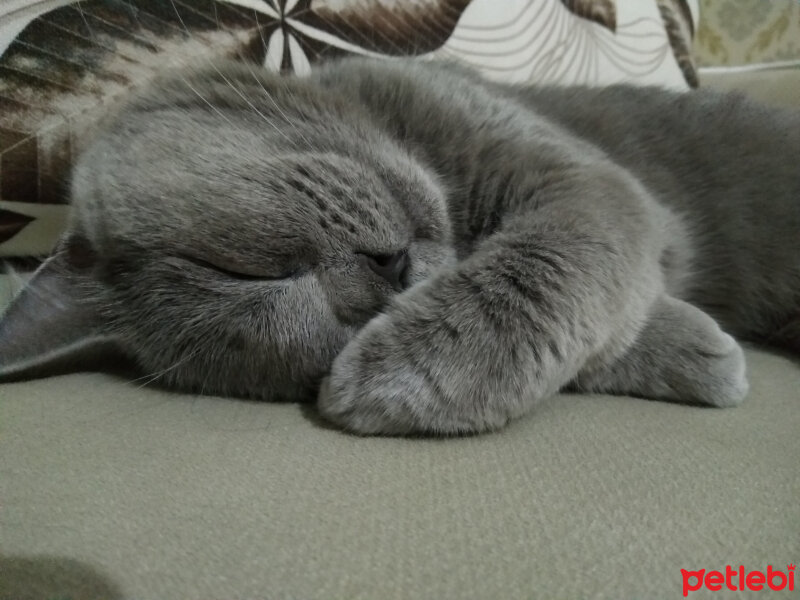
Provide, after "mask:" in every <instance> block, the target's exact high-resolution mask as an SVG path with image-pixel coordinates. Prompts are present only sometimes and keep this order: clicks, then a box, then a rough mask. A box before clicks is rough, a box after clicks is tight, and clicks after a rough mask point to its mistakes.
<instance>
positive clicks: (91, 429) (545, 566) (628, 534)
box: [0, 0, 800, 600]
mask: <svg viewBox="0 0 800 600" xmlns="http://www.w3.org/2000/svg"><path fill="white" fill-rule="evenodd" d="M636 1H637V2H639V1H640V0H636ZM61 4H67V3H65V2H62V3H61ZM288 4H292V5H293V3H288ZM333 4H335V3H333ZM578 4H580V3H578ZM565 5H566V4H565ZM573 8H574V7H573ZM695 8H696V7H695ZM584 12H585V11H584ZM592 14H594V17H593V18H595V24H594V25H591V26H592V27H595V26H596V23H597V20H598V19H600V17H598V16H597V14H596V13H592ZM618 14H619V13H618ZM589 16H592V15H591V14H590V15H589ZM581 26H582V27H583V26H584V25H581ZM618 30H619V27H618ZM0 39H2V38H1V37H0ZM673 47H674V46H673ZM298 56H299V55H298ZM670 60H672V59H670ZM678 64H679V61H678V60H677V59H676V60H675V61H674V62H671V63H670V65H671V67H670V68H671V69H672V71H671V73H672V75H670V76H679V75H680V74H681V73H682V72H683V73H685V72H686V71H685V70H684V71H681V70H680V69H679V68H678ZM0 66H2V64H1V63H0ZM273 66H274V65H273ZM684 66H686V65H684ZM1 74H2V70H0V75H1ZM676 74H677V75H676ZM698 79H699V82H700V85H711V86H714V87H719V88H723V89H738V90H741V91H743V92H744V93H753V94H755V95H759V94H760V95H761V97H762V99H765V100H767V101H771V102H774V103H782V104H790V105H791V104H794V105H795V106H797V105H798V104H800V95H799V94H798V93H797V92H796V91H793V90H797V89H798V82H800V70H798V69H796V68H784V69H780V70H774V69H773V70H733V71H732V72H731V73H728V74H726V73H724V72H723V73H719V72H712V73H708V74H707V75H704V74H703V72H702V70H701V71H699V73H698ZM765 81H767V82H768V83H769V86H771V87H770V88H769V89H770V90H771V91H770V92H769V94H768V97H766V98H764V97H763V96H764V93H765V85H766V84H765ZM676 85H677V84H676ZM683 85H686V86H687V87H688V84H683ZM687 93H691V92H687ZM0 95H1V93H0ZM0 118H2V116H0ZM798 158H799V159H800V157H798ZM0 167H2V164H0ZM0 172H1V171H0ZM0 189H2V187H0ZM4 200H5V202H6V204H5V205H2V204H0V209H2V208H3V206H5V210H6V211H7V212H15V211H16V212H17V213H18V212H19V211H23V212H24V211H25V210H26V207H27V206H28V205H31V206H33V205H35V206H36V207H39V206H40V204H44V203H39V204H37V201H30V199H22V200H26V201H24V202H23V201H20V202H18V203H17V204H14V202H16V200H19V199H12V200H8V199H4ZM53 204H57V203H56V202H54V203H53ZM12 205H13V206H12ZM55 208H58V207H55ZM12 209H13V210H12ZM33 212H35V211H33ZM40 214H41V215H44V212H42V213H36V215H28V216H30V218H31V219H34V218H35V217H36V216H37V215H40ZM53 214H56V213H53ZM43 218H45V220H48V223H50V224H51V225H52V223H54V222H55V220H57V217H53V216H52V215H50V214H49V213H48V216H46V217H43ZM54 219H55V220H54ZM51 225H48V227H51ZM51 228H56V229H57V227H56V226H54V225H53V226H52V227H51ZM41 231H42V232H43V231H45V230H44V229H42V230H41ZM48 231H49V229H48ZM37 235H38V237H37V240H38V241H36V243H38V244H39V245H40V246H41V245H42V244H44V245H47V244H48V243H50V242H47V241H41V236H42V235H44V234H43V233H39V234H37ZM32 239H33V237H29V238H27V239H26V240H23V242H24V243H21V244H22V245H19V244H18V245H17V246H15V248H17V250H15V252H17V253H18V254H20V255H21V254H25V252H20V251H19V250H18V249H19V248H20V247H22V246H25V247H26V248H30V247H32V246H31V243H32V242H31V240H32ZM7 241H11V242H13V240H12V239H11V238H9V239H8V240H7ZM18 241H19V240H18ZM15 243H16V242H15ZM36 243H34V244H33V245H34V246H35V245H36ZM1 247H2V246H0V248H1ZM26 252H27V251H26ZM31 253H33V251H31ZM18 258H20V256H14V255H13V253H11V252H10V251H9V253H7V254H6V259H5V260H6V262H7V263H8V264H10V265H14V269H12V270H11V272H9V273H8V274H6V275H4V276H2V277H0V310H2V306H3V305H5V304H7V303H8V302H9V301H10V299H11V297H12V295H13V293H14V290H16V289H17V288H18V287H19V285H21V284H22V282H24V279H25V277H26V275H25V274H24V272H21V270H22V271H24V265H25V264H27V262H26V260H17V259H18ZM21 265H22V266H21ZM746 353H747V360H748V365H749V367H748V369H749V377H750V382H751V391H750V394H749V396H748V398H747V400H746V401H745V402H744V404H743V405H742V406H740V407H738V408H735V409H710V408H701V407H697V406H689V405H679V404H669V403H662V402H655V401H647V400H642V399H637V398H629V397H620V396H602V395H570V394H561V395H558V396H556V397H554V398H552V399H550V400H548V401H545V402H542V403H541V404H540V405H539V406H538V407H537V408H536V409H535V410H534V411H533V412H532V413H531V414H529V415H527V416H526V417H524V418H521V419H519V420H517V421H515V422H514V423H512V424H511V425H510V426H509V427H507V428H506V429H505V430H503V431H501V432H499V433H495V434H490V435H480V436H470V437H462V438H451V439H419V438H416V439H404V438H374V437H358V436H353V435H348V434H345V433H342V432H340V431H338V430H336V429H334V428H331V427H329V426H328V425H326V424H325V423H323V422H321V421H320V420H319V419H318V418H317V416H316V414H315V411H314V409H313V406H305V405H298V404H272V403H259V402H251V401H245V400H236V399H230V398H219V397H211V396H198V395H187V394H181V393H175V392H170V391H165V390H161V389H159V388H157V387H153V386H150V385H147V380H146V378H138V376H137V375H121V374H108V373H68V374H61V375H58V376H53V377H48V378H43V379H37V380H28V381H18V382H13V383H2V384H0V600H11V599H14V600H23V599H36V600H56V599H70V600H84V599H86V600H89V599H91V600H105V599H107V600H115V599H123V598H124V599H131V600H133V599H136V600H149V599H153V600H165V599H176V600H177V599H183V598H185V599H197V600H200V599H209V600H210V599H214V600H222V599H234V598H237V599H238V598H242V599H245V598H251V599H269V600H273V599H274V600H278V599H286V600H289V599H298V600H300V599H303V600H312V599H334V598H336V599H338V598H342V599H357V598H365V599H372V598H375V599H391V598H397V599H400V598H418V599H431V600H433V599H436V600H449V599H453V600H456V599H458V600H465V599H470V598H475V599H481V598H515V599H516V598H531V599H533V598H536V599H539V598H542V599H569V598H608V599H621V598H626V599H628V598H630V599H634V598H639V599H659V598H680V597H691V598H757V597H762V596H764V597H768V598H782V597H785V598H796V597H798V596H797V594H798V591H797V590H798V589H800V575H795V574H794V571H793V570H792V568H790V567H791V566H792V565H796V564H797V563H798V561H800V391H799V390H800V360H798V358H797V357H791V356H786V355H782V354H779V353H776V352H772V351H767V350H763V349H757V348H747V351H746ZM714 571H718V572H719V574H720V576H721V577H722V578H723V579H725V578H726V573H727V579H725V581H724V582H722V583H719V580H718V579H717V578H716V574H714V573H713V572H714ZM753 572H757V573H763V576H764V577H766V576H770V577H771V580H769V581H767V582H766V583H764V582H762V588H763V590H762V591H758V587H757V586H758V583H757V582H758V581H760V580H759V578H758V576H754V577H751V578H748V577H747V575H746V574H747V573H753ZM778 572H780V573H781V574H782V575H780V576H779V575H776V573H778ZM742 574H744V576H743V575H742ZM709 575H711V578H709ZM781 577H783V579H781ZM795 581H797V583H794V582H795ZM781 582H783V583H784V587H783V588H782V589H777V588H780V584H781ZM770 585H772V586H773V587H774V588H776V589H770V588H769V586H770ZM715 586H718V587H715ZM731 586H733V588H734V589H735V591H734V590H732V589H731ZM715 590H719V591H715Z"/></svg>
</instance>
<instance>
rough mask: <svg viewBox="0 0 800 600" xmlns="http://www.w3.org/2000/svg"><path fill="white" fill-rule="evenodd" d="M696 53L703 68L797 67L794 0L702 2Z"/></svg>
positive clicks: (799, 9) (799, 30) (799, 11)
mask: <svg viewBox="0 0 800 600" xmlns="http://www.w3.org/2000/svg"><path fill="white" fill-rule="evenodd" d="M700 4H701V10H702V14H703V20H702V22H701V23H700V26H699V28H698V30H697V40H696V53H697V60H698V63H699V64H700V65H702V66H732V65H748V64H753V63H773V62H783V61H794V62H797V63H798V64H800V2H798V1H797V0H701V3H700Z"/></svg>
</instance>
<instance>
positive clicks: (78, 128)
mask: <svg viewBox="0 0 800 600" xmlns="http://www.w3.org/2000/svg"><path fill="white" fill-rule="evenodd" d="M696 16H697V10H696V0H647V1H643V0H503V2H497V1H495V0H414V1H413V2H410V1H407V0H313V1H312V0H192V1H191V2H187V1H186V0H183V1H181V0H126V1H125V2H120V1H117V0H80V1H78V0H4V1H2V2H0V256H26V255H45V254H47V253H48V252H49V251H50V249H51V248H52V246H53V244H54V242H55V239H56V235H57V233H58V231H60V229H61V228H62V227H63V225H64V222H65V214H66V211H65V210H64V206H63V205H64V204H65V203H66V202H67V201H68V195H69V194H68V189H67V182H68V174H69V171H70V168H71V165H72V164H73V161H74V160H75V157H76V156H77V155H78V154H79V153H80V150H81V148H82V146H83V145H84V144H85V140H86V139H87V137H88V135H89V133H88V132H90V131H91V129H92V128H93V127H94V125H95V123H96V122H97V121H98V120H99V119H100V118H102V117H103V116H104V115H105V114H107V113H108V112H109V109H110V107H112V106H113V105H115V104H116V103H117V102H119V101H120V99H122V98H125V97H126V95H127V93H128V92H129V90H130V89H131V88H135V87H137V86H141V85H143V84H144V83H145V82H146V81H147V80H148V79H149V78H150V77H152V76H153V74H154V73H155V72H156V71H157V70H158V69H162V68H164V67H167V66H175V65H180V64H184V63H187V62H192V63H196V62H203V61H207V60H210V59H212V58H217V57H221V56H230V57H235V58H238V59H240V60H243V61H246V62H249V63H252V64H253V65H255V66H254V68H261V67H264V68H267V69H272V70H281V71H284V72H296V73H298V74H300V75H303V74H306V73H308V72H309V70H310V69H311V68H312V65H313V64H314V63H315V62H317V61H319V60H322V59H325V58H332V57H337V56H342V55H346V54H360V55H366V56H377V57H384V58H386V57H394V56H419V57H425V58H447V59H456V60H460V61H463V62H466V63H468V64H470V65H472V66H474V67H475V68H477V69H479V70H480V71H482V72H483V73H484V74H486V75H487V76H489V77H493V78H496V79H500V80H504V81H535V82H547V83H554V82H556V83H583V84H608V83H617V82H620V81H629V82H632V83H641V84H655V85H664V86H670V87H673V88H678V89H686V87H687V84H688V85H695V84H696V73H695V68H694V63H693V60H692V56H691V45H692V36H693V34H694V28H695V19H696Z"/></svg>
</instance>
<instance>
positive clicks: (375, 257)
mask: <svg viewBox="0 0 800 600" xmlns="http://www.w3.org/2000/svg"><path fill="white" fill-rule="evenodd" d="M799 161H800V114H798V113H792V112H789V111H779V110H775V109H768V108H765V107H763V106H760V105H758V104H754V103H751V102H748V101H747V100H745V99H744V98H742V97H739V96H721V95H715V94H712V93H709V92H692V93H687V94H678V93H670V92H666V91H661V90H657V89H640V88H639V89H637V88H633V87H625V86H619V87H611V88H607V89H590V88H562V89H558V88H536V87H523V86H510V85H500V84H497V83H491V82H488V81H485V80H483V79H481V78H480V77H479V76H477V75H476V74H474V73H472V72H471V71H468V70H465V69H463V68H460V67H456V66H454V65H451V64H436V63H431V64H424V63H421V62H409V61H394V62H379V61H371V60H363V59H350V60H345V61H341V62H337V63H331V64H328V65H326V66H324V67H321V68H320V69H319V70H317V71H316V72H315V73H314V74H313V75H312V76H311V77H310V78H309V79H298V78H288V77H287V78H281V77H278V76H274V75H271V74H268V73H266V72H262V71H257V72H256V71H255V70H254V69H253V68H252V67H249V66H247V65H243V64H240V63H222V64H217V65H213V66H211V67H209V68H205V69H201V70H191V71H183V72H182V73H176V74H172V75H170V76H168V77H165V78H162V79H160V80H159V81H158V82H157V83H155V84H153V85H152V86H150V87H149V88H148V89H147V90H145V91H144V92H143V93H142V94H140V95H139V96H137V97H136V98H135V99H133V100H132V101H130V102H129V103H128V104H127V105H126V106H125V107H124V108H123V109H122V110H121V111H120V112H119V114H118V115H117V117H116V119H115V121H114V122H113V124H112V125H110V126H109V127H107V128H105V129H104V130H103V131H102V132H101V133H100V134H99V135H98V136H97V137H96V139H95V140H94V141H93V143H92V144H91V146H90V147H89V148H88V150H87V151H86V152H85V153H84V154H83V155H82V158H81V159H80V160H79V162H78V164H77V165H76V167H75V169H74V173H73V181H72V203H73V212H72V219H71V223H70V225H69V229H68V231H67V233H66V234H65V235H64V237H63V238H62V240H61V242H60V244H59V246H58V248H57V249H56V251H55V254H54V255H53V257H51V258H50V259H49V261H48V262H47V263H46V264H45V265H44V266H43V268H42V269H40V271H39V272H38V274H37V275H36V276H35V278H34V280H33V281H32V282H31V283H30V285H29V286H28V287H27V288H26V289H25V290H24V291H23V292H22V293H21V294H20V295H19V296H18V298H17V299H16V300H15V302H14V303H13V304H12V306H11V308H10V309H9V310H8V311H7V313H6V315H5V317H4V320H3V321H2V323H0V374H2V375H3V376H4V377H6V378H9V377H19V376H21V375H30V374H35V373H38V372H40V371H41V370H42V368H50V367H52V366H53V365H54V364H56V363H59V362H63V361H65V360H71V359H72V358H74V357H81V356H85V355H86V354H87V353H94V354H95V355H97V354H98V353H100V354H103V353H106V352H107V351H109V350H111V349H115V350H118V351H121V352H122V353H124V354H125V355H127V356H129V357H130V358H132V359H133V360H134V361H135V363H136V364H137V365H138V367H139V368H140V369H141V370H142V371H143V372H145V373H147V374H149V375H151V376H152V378H153V379H157V380H159V381H160V382H161V383H162V384H164V385H167V386H170V387H173V388H177V389H182V390H188V391H195V392H199V393H211V394H221V395H235V396H245V397H250V398H259V399H304V398H308V397H313V394H315V393H317V392H318V407H319V410H320V413H321V414H322V415H323V416H324V417H325V418H326V419H329V420H330V421H332V422H334V423H336V424H338V425H340V426H342V427H344V428H346V429H348V430H351V431H354V432H360V433H365V434H377V433H380V434H409V433H430V434H455V433H465V432H479V431H486V430H494V429H497V428H500V427H502V426H503V425H504V424H506V423H507V422H508V421H509V420H510V419H513V418H515V417H517V416H519V415H521V414H523V413H525V412H526V411H527V410H528V409H529V408H530V407H531V406H532V405H533V404H534V403H535V402H536V401H538V400H540V399H542V398H546V397H548V396H550V395H552V394H554V393H556V392H557V391H558V390H560V389H564V388H570V389H576V390H583V391H589V392H610V393H622V394H631V395H636V396H642V397H647V398H660V399H666V400H677V401H693V402H700V403H705V404H710V405H714V406H734V405H737V404H739V403H740V402H741V401H742V400H743V399H744V397H745V395H746V394H747V390H748V385H747V379H746V376H745V363H744V358H743V354H742V350H741V348H740V346H739V345H738V344H737V342H736V341H734V339H733V338H732V337H731V336H730V335H728V334H727V333H724V332H723V329H725V330H726V331H728V332H730V333H731V334H733V335H736V336H738V337H739V338H741V339H745V340H754V341H757V342H762V343H766V344H773V345H782V346H784V347H786V348H789V349H791V350H793V351H797V352H800V243H798V242H800V168H798V162H799Z"/></svg>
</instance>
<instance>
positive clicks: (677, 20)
mask: <svg viewBox="0 0 800 600" xmlns="http://www.w3.org/2000/svg"><path fill="white" fill-rule="evenodd" d="M657 4H658V10H659V12H660V13H661V19H662V20H663V21H664V27H665V29H666V31H667V37H668V38H669V43H670V46H672V52H673V54H675V60H677V61H678V66H679V67H680V69H681V72H683V76H684V78H685V79H686V83H688V84H689V86H690V87H692V88H696V87H698V86H699V85H700V80H699V79H698V76H697V65H696V64H695V61H694V54H693V53H692V38H693V37H694V21H693V20H692V13H691V10H690V9H689V5H688V4H687V3H686V0H657Z"/></svg>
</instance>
